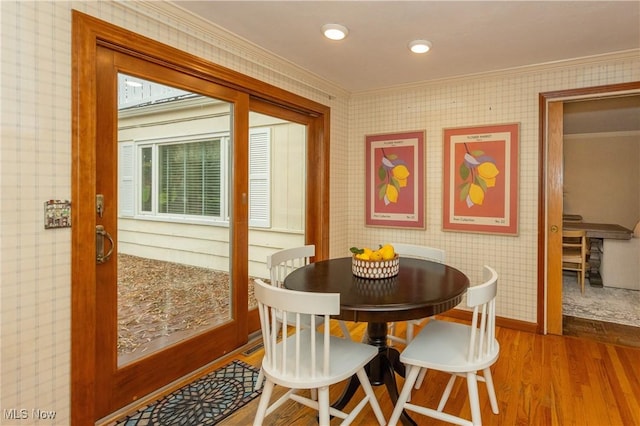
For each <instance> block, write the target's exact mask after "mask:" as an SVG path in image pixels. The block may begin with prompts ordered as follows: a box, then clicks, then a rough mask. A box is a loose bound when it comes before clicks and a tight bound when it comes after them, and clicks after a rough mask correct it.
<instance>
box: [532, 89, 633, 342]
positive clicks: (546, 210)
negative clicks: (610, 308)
mask: <svg viewBox="0 0 640 426" xmlns="http://www.w3.org/2000/svg"><path fill="white" fill-rule="evenodd" d="M639 93H640V82H632V83H624V84H618V85H610V86H599V87H591V88H584V89H575V90H567V91H559V92H549V93H542V94H540V117H541V123H540V124H541V126H540V137H541V150H540V153H541V169H540V170H541V174H540V176H541V180H542V182H541V186H540V191H541V197H540V218H541V221H540V234H539V242H540V245H539V247H540V251H539V265H540V266H539V268H540V269H539V270H540V276H541V277H544V279H543V280H541V282H540V283H539V289H540V291H539V293H538V294H539V302H540V305H539V318H541V319H544V321H541V322H540V324H544V332H548V333H551V334H563V316H562V315H563V303H562V302H563V273H562V268H561V267H562V265H561V261H560V258H561V257H560V253H561V237H560V235H561V230H562V224H563V214H564V213H565V211H564V210H565V202H564V201H565V195H566V194H565V191H564V178H565V177H566V176H565V175H564V173H565V169H566V167H565V166H566V159H565V158H564V157H565V154H564V152H563V144H564V139H565V135H564V133H565V124H567V125H568V126H571V125H573V124H572V120H573V117H571V116H570V115H566V114H564V113H563V111H564V109H565V108H564V107H565V106H567V105H568V108H569V110H571V109H572V105H571V104H572V102H577V100H580V101H596V100H603V99H610V98H613V97H620V96H631V95H635V96H637V95H638V94H639ZM565 117H566V118H567V120H568V122H567V123H564V119H565ZM594 123H595V122H593V121H592V122H591V124H594ZM636 124H637V123H636ZM583 131H584V132H594V130H592V129H586V130H583ZM609 148H611V147H609ZM591 173H592V175H593V174H595V173H594V171H593V170H591ZM635 188H636V192H637V188H638V183H637V180H636V183H635ZM638 208H639V209H640V207H638ZM592 210H593V209H589V212H588V213H587V214H585V215H584V216H587V217H590V216H589V215H590V214H592ZM566 213H570V214H576V212H572V211H567V212H566ZM590 220H592V221H594V220H597V217H596V218H590ZM605 220H606V219H605ZM575 285H576V286H577V283H576V284H575ZM588 285H589V284H587V286H588ZM596 309H597V308H596Z"/></svg>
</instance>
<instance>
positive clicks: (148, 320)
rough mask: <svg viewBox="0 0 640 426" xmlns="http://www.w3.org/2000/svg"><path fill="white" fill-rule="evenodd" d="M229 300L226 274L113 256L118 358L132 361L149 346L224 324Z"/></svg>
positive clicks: (167, 263) (251, 290)
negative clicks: (116, 273) (116, 286)
mask: <svg viewBox="0 0 640 426" xmlns="http://www.w3.org/2000/svg"><path fill="white" fill-rule="evenodd" d="M229 297H230V290H229V274H228V272H224V271H216V270H213V269H208V268H200V267H195V266H189V265H183V264H179V263H173V262H165V261H160V260H153V259H146V258H142V257H137V256H131V255H126V254H118V355H119V356H120V357H123V358H125V359H131V358H135V357H137V356H141V355H144V354H146V353H148V352H149V350H150V349H151V348H154V346H158V345H157V343H156V344H154V342H162V344H163V345H166V344H169V343H171V342H172V341H177V340H181V339H184V338H185V337H188V336H189V335H194V334H197V333H199V332H202V331H204V330H206V329H208V328H210V327H213V326H215V325H216V324H222V323H224V322H226V321H228V320H229V319H230V312H229ZM249 306H255V298H254V297H253V286H252V285H250V286H249ZM172 336H174V338H172Z"/></svg>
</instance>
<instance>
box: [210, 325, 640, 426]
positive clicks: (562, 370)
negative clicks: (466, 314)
mask: <svg viewBox="0 0 640 426" xmlns="http://www.w3.org/2000/svg"><path fill="white" fill-rule="evenodd" d="M350 325H352V327H353V328H352V336H354V338H360V336H361V335H362V332H363V331H364V325H363V324H350ZM336 333H339V331H338V329H336ZM498 340H499V342H500V345H501V347H500V358H499V360H498V362H497V363H496V364H495V365H494V367H493V369H492V372H493V378H494V382H495V387H496V395H497V398H498V404H499V407H500V414H498V415H494V414H493V413H492V412H491V407H490V405H489V401H488V398H487V394H486V391H485V389H484V384H482V383H481V384H479V388H480V389H479V393H480V404H481V410H482V421H483V424H484V425H563V426H564V425H581V426H586V425H594V426H604V425H610V426H617V425H620V426H627V425H640V362H639V361H638V360H640V349H637V348H631V347H624V346H618V345H613V344H607V343H602V342H597V341H594V340H587V339H582V338H577V337H566V336H550V335H549V336H543V335H537V334H531V333H527V332H521V331H516V330H511V329H505V328H500V329H499V330H498ZM261 357H262V350H258V351H255V352H253V353H252V354H250V355H249V356H244V355H237V356H235V358H239V359H242V360H243V361H245V362H247V363H249V364H253V365H259V363H260V360H261ZM222 364H224V361H221V362H220V364H219V365H222ZM402 380H403V379H402V378H400V377H398V383H399V386H402ZM447 380H448V376H445V375H443V374H441V373H439V372H436V371H430V372H429V373H428V374H427V378H426V379H425V382H424V385H423V387H422V389H420V390H418V391H414V393H413V395H412V400H413V401H416V402H419V403H425V402H426V403H427V404H430V406H432V407H434V406H435V405H437V401H438V400H439V398H440V392H441V391H442V389H444V386H445V385H446V381H447ZM276 390H278V389H276ZM341 390H342V389H341V387H340V386H336V387H335V389H333V390H332V398H335V397H337V395H338V394H339V392H340V391H341ZM375 390H376V395H377V396H378V400H379V402H380V405H381V407H382V411H383V413H384V415H385V417H386V418H387V419H388V418H389V416H390V415H391V411H392V410H393V407H392V405H391V401H390V398H389V396H388V394H387V392H386V389H385V388H384V386H379V387H377V388H375ZM359 392H361V391H359ZM257 405H258V399H256V400H254V401H252V402H251V403H250V404H249V405H248V406H246V407H244V408H242V409H240V410H238V411H237V412H236V413H234V414H233V415H232V416H230V417H229V418H227V419H226V420H224V421H223V422H222V423H220V425H223V426H236V425H241V424H242V425H245V424H251V423H252V422H253V418H254V415H255V410H256V407H257ZM445 410H447V411H450V412H452V413H457V414H459V415H462V416H465V417H467V418H470V411H469V403H468V398H467V389H466V384H465V382H464V381H463V380H462V379H459V380H458V382H457V383H456V385H455V386H454V389H453V391H452V394H451V397H450V399H449V402H448V403H447V406H446V407H445ZM412 417H413V419H414V420H415V421H416V422H417V423H418V424H419V425H427V424H428V425H439V424H445V423H443V422H437V421H435V420H434V419H431V418H426V417H423V416H420V415H418V414H412ZM334 422H335V423H332V424H339V419H334ZM265 424H268V425H283V426H284V425H287V426H289V425H294V424H295V425H316V424H317V420H316V416H315V412H314V411H313V410H311V409H308V408H306V407H304V406H301V405H298V404H295V403H293V402H287V403H285V404H284V405H283V406H282V407H280V408H279V409H278V410H277V411H276V412H275V413H273V414H271V415H270V416H268V417H267V419H266V422H265ZM353 424H354V425H360V426H365V425H367V426H369V425H373V424H376V420H375V417H374V415H373V413H372V411H371V410H370V408H365V410H364V412H363V413H361V415H360V416H359V417H358V418H357V419H356V420H355V422H354V423H353Z"/></svg>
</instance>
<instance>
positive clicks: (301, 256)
mask: <svg viewBox="0 0 640 426" xmlns="http://www.w3.org/2000/svg"><path fill="white" fill-rule="evenodd" d="M315 254H316V246H315V245H313V244H309V245H306V246H301V247H294V248H289V249H284V250H280V251H277V252H275V253H273V254H271V255H269V256H267V268H268V269H269V271H270V273H271V276H270V278H271V285H275V286H277V287H282V283H283V282H284V279H285V278H286V277H287V275H289V274H290V273H291V272H293V271H295V270H296V269H298V268H300V267H302V266H305V265H308V264H309V262H310V261H311V258H312V257H313V256H315Z"/></svg>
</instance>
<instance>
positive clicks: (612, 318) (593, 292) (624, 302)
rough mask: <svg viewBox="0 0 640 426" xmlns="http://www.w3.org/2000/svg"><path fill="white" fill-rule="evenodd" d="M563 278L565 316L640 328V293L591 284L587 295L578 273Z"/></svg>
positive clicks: (587, 286) (566, 274)
mask: <svg viewBox="0 0 640 426" xmlns="http://www.w3.org/2000/svg"><path fill="white" fill-rule="evenodd" d="M562 278H563V279H562V283H563V285H562V313H563V314H564V315H569V316H573V317H578V318H588V319H593V320H598V321H606V322H613V323H618V324H626V325H631V326H635V327H640V291H637V290H626V289H619V288H610V287H601V288H598V287H591V286H590V285H589V282H588V281H587V282H586V283H585V286H584V287H585V288H584V290H585V291H584V295H583V294H581V293H580V286H578V280H577V276H576V274H573V273H570V272H564V274H563V276H562Z"/></svg>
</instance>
